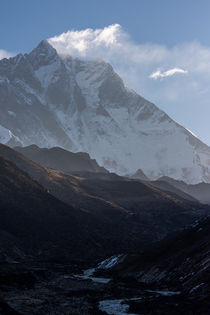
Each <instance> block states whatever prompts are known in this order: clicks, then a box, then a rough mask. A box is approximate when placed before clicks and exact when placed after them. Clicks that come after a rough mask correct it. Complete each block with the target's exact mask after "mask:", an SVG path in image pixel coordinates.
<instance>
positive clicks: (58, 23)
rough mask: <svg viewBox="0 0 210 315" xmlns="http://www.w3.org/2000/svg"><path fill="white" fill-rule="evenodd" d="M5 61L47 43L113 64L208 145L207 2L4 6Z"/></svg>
mask: <svg viewBox="0 0 210 315" xmlns="http://www.w3.org/2000/svg"><path fill="white" fill-rule="evenodd" d="M0 4H1V6H0V8H1V10H0V58H3V57H5V56H9V55H10V54H16V53H19V52H22V53H25V52H29V51H30V50H32V49H33V48H34V47H35V46H36V45H37V44H38V43H39V42H40V41H41V40H42V39H45V38H50V37H54V36H55V35H59V34H61V33H64V32H68V31H69V30H70V32H68V33H66V34H63V35H61V36H59V37H57V38H54V39H52V40H51V42H52V43H53V44H54V45H55V46H56V48H57V49H58V50H60V51H62V52H64V53H70V54H72V55H74V56H79V57H81V58H88V59H89V58H103V59H105V60H107V61H109V62H110V63H111V64H112V65H113V66H114V68H115V69H116V70H117V72H118V73H119V74H120V75H121V76H122V77H123V79H124V81H125V83H126V84H127V85H128V86H129V87H131V88H133V89H135V90H136V91H137V92H139V93H140V94H141V95H142V96H144V97H146V98H148V99H149V100H150V101H152V102H154V103H155V104H156V105H158V106H159V107H160V108H161V109H163V110H165V111H166V112H167V113H168V114H169V115H170V116H171V117H172V118H174V119H175V120H176V121H177V122H179V123H180V124H182V125H184V126H185V127H186V128H188V129H190V130H191V131H192V132H194V133H195V134H196V135H197V136H198V137H200V138H201V139H202V140H203V141H205V142H206V143H208V144H209V145H210V123H209V118H210V88H209V85H210V84H209V83H210V35H209V30H210V18H209V15H210V1H209V0H199V1H198V0H182V1H179V0H176V1H172V0H171V1H170V0H153V1H152V0H145V1H144V0H112V1H110V0H77V1H76V0H74V1H73V0H72V1H71V0H42V1H40V0H20V1H16V0H1V3H0Z"/></svg>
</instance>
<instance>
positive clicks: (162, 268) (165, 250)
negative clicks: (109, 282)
mask: <svg viewBox="0 0 210 315" xmlns="http://www.w3.org/2000/svg"><path fill="white" fill-rule="evenodd" d="M108 274H109V277H110V276H111V275H112V276H113V277H114V278H115V279H116V281H118V282H119V283H121V285H122V283H124V285H125V286H127V287H130V286H131V287H133V288H135V287H136V288H139V287H142V288H144V290H145V291H144V294H142V295H141V299H140V300H137V301H131V302H130V303H129V304H130V306H131V307H130V311H131V312H132V313H135V314H136V313H137V314H161V315H162V314H188V315H197V314H202V315H206V314H209V307H210V301H209V296H210V219H209V218H207V219H205V220H203V221H201V222H200V223H197V224H195V226H194V227H191V228H189V229H186V230H185V231H183V232H181V233H179V234H177V235H175V236H174V237H171V238H166V239H164V240H163V241H161V242H160V243H158V244H157V245H156V246H153V247H151V248H150V249H148V250H147V251H146V252H144V253H142V254H139V255H128V256H127V257H126V258H125V259H124V261H123V262H121V263H119V264H118V265H116V266H115V267H114V268H113V269H112V270H111V271H109V272H108Z"/></svg>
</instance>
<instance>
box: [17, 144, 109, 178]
mask: <svg viewBox="0 0 210 315" xmlns="http://www.w3.org/2000/svg"><path fill="white" fill-rule="evenodd" d="M14 149H15V150H16V151H18V152H20V153H22V154H24V155H25V156H27V157H28V158H30V159H32V160H34V161H35V162H37V163H39V164H41V165H43V166H46V167H49V168H53V169H58V170H61V171H64V172H78V171H82V172H99V173H108V171H107V170H106V169H105V168H104V167H100V166H99V165H98V163H97V162H96V160H93V159H91V158H90V156H89V154H88V153H84V152H78V153H73V152H70V151H67V150H64V149H62V148H59V147H55V148H50V149H47V148H39V147H38V146H36V145H30V146H28V147H15V148H14Z"/></svg>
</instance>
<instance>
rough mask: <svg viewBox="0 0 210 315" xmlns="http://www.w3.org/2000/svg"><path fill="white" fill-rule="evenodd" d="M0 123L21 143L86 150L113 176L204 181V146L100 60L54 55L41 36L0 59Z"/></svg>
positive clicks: (208, 176) (208, 151)
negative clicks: (27, 49) (25, 49)
mask: <svg viewBox="0 0 210 315" xmlns="http://www.w3.org/2000/svg"><path fill="white" fill-rule="evenodd" d="M0 111H1V116H0V124H1V125H2V126H3V127H5V128H7V129H9V130H11V132H12V133H13V134H14V135H15V136H16V137H18V138H19V139H20V141H21V143H22V144H23V145H30V144H32V143H34V144H36V145H38V146H40V147H53V146H60V147H63V148H65V149H69V150H71V151H74V152H78V151H83V152H88V153H89V154H90V156H91V157H92V158H94V159H96V160H97V162H98V163H99V164H100V165H102V166H104V167H105V168H108V169H109V170H111V171H115V172H118V173H119V174H126V173H134V172H136V170H137V169H139V168H140V169H142V171H143V172H144V173H145V175H146V176H147V177H149V178H150V179H156V178H158V177H160V176H163V175H164V176H170V177H173V178H176V179H179V180H185V181H186V182H190V183H198V182H201V181H205V182H210V148H209V147H208V146H207V145H205V144H203V143H202V142H201V141H200V140H199V139H197V138H196V137H195V136H194V135H192V134H191V133H190V132H188V131H187V130H186V129H185V128H183V127H182V126H180V125H178V124H177V123H176V122H174V121H173V120H171V119H170V118H169V117H168V116H167V115H166V114H165V113H164V112H163V111H161V110H159V109H158V108H157V107H156V106H155V105H154V104H152V103H150V102H149V101H147V100H145V99H144V98H143V97H141V96H139V95H138V94H136V93H135V92H134V91H132V90H130V89H128V88H127V87H125V86H124V84H123V81H122V80H121V78H120V77H119V76H118V75H117V74H116V73H115V72H114V70H113V68H112V67H111V66H110V65H109V64H107V63H105V62H104V61H82V60H79V59H77V58H75V59H73V58H72V57H70V56H67V57H63V56H60V55H58V53H57V52H56V50H55V49H54V48H53V47H52V46H51V45H50V44H49V43H48V41H46V40H44V41H42V42H41V43H40V44H39V45H38V47H37V48H36V49H34V50H33V51H32V52H31V53H30V54H25V55H22V54H19V55H17V56H16V57H14V58H10V59H3V60H1V61H0Z"/></svg>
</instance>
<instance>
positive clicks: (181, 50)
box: [48, 24, 210, 138]
mask: <svg viewBox="0 0 210 315" xmlns="http://www.w3.org/2000/svg"><path fill="white" fill-rule="evenodd" d="M142 31H143V30H142ZM48 41H49V43H50V44H51V45H52V46H53V47H54V48H55V49H56V50H57V51H58V53H59V54H61V55H71V56H72V57H79V58H81V59H87V60H92V59H103V60H105V61H107V62H109V63H110V64H111V65H112V66H113V68H114V69H115V71H116V72H117V73H118V74H119V75H120V76H121V77H122V79H123V80H124V82H125V84H126V85H127V86H128V87H130V88H132V89H134V90H136V91H137V92H138V93H140V94H141V95H143V96H144V97H146V98H147V99H149V100H150V101H152V102H154V103H155V104H157V105H158V106H160V107H161V108H162V109H163V110H166V112H167V113H168V114H169V115H171V116H172V118H175V119H177V120H178V121H179V122H180V123H182V124H184V125H185V126H186V127H188V128H190V129H192V130H194V131H195V132H196V133H197V134H199V133H198V126H199V124H200V126H204V122H203V121H204V119H206V117H207V116H208V115H206V116H205V117H203V116H202V115H201V111H200V109H199V108H200V107H201V106H203V107H204V108H209V106H210V103H209V101H208V100H209V99H210V89H209V82H210V47H208V46H203V45H202V44H200V43H199V42H197V41H192V42H189V43H180V44H178V45H175V46H173V47H167V46H166V45H160V44H156V43H141V44H139V43H135V42H134V41H133V40H132V38H131V36H130V34H128V33H127V32H125V30H124V29H123V28H122V27H121V26H120V25H119V24H113V25H110V26H107V27H105V28H103V29H91V28H88V29H85V30H79V31H76V30H70V31H68V32H66V33H63V34H61V35H59V36H55V37H52V38H50V39H48ZM154 69H155V71H154ZM187 73H188V75H186V74H187ZM184 74H185V75H184ZM169 77H170V78H172V77H173V80H166V79H165V78H169ZM163 79H164V80H163ZM198 104H199V107H198ZM174 105H175V106H174ZM189 112H193V113H194V117H196V118H195V119H194V123H193V119H192V117H191V118H190V115H188V114H186V113H189ZM207 123H208V122H207V121H206V124H207ZM203 132H204V133H205V130H204V131H203ZM203 137H204V138H205V136H203Z"/></svg>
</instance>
